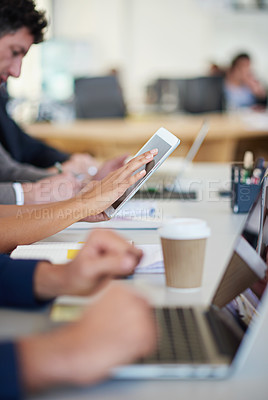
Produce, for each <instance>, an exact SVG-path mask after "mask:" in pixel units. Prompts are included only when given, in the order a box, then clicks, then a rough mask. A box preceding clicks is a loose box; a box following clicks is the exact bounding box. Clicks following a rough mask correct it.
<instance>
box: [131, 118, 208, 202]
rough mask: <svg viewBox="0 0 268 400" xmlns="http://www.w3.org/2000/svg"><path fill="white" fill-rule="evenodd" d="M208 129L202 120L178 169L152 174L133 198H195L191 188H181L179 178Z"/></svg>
mask: <svg viewBox="0 0 268 400" xmlns="http://www.w3.org/2000/svg"><path fill="white" fill-rule="evenodd" d="M208 130H209V124H208V122H207V121H204V122H203V124H202V126H201V128H200V130H199V131H198V133H197V135H196V137H195V140H194V142H193V144H192V146H191V147H190V150H189V151H188V153H187V154H186V156H185V157H184V158H182V159H181V160H180V161H181V162H179V163H178V167H177V168H178V170H177V173H176V175H175V176H174V174H172V175H170V174H166V173H165V174H161V171H160V173H157V174H154V175H153V176H152V177H151V178H150V179H148V181H147V182H146V183H145V184H144V185H143V187H142V188H141V189H140V190H139V191H138V192H137V193H136V195H135V198H139V199H148V198H153V199H173V198H174V199H187V200H188V199H196V198H197V193H196V191H193V190H183V188H182V185H181V182H180V179H181V178H182V176H183V174H184V172H185V170H186V169H187V167H188V166H189V165H190V164H191V162H192V161H193V159H194V157H195V156H196V154H197V152H198V150H199V149H200V147H201V145H202V143H203V141H204V140H205V137H206V135H207V133H208Z"/></svg>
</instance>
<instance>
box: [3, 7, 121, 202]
mask: <svg viewBox="0 0 268 400" xmlns="http://www.w3.org/2000/svg"><path fill="white" fill-rule="evenodd" d="M14 24H16V21H14V20H12V18H11V19H9V20H6V19H4V14H2V16H0V85H1V84H2V85H5V83H6V81H7V79H8V77H9V76H13V77H18V76H19V75H20V72H21V64H22V59H23V57H24V56H25V55H26V54H27V52H28V50H29V48H30V47H31V45H32V44H33V41H32V37H31V36H29V35H27V34H24V35H23V36H22V37H19V38H17V37H16V30H17V27H16V26H15V25H14ZM43 24H44V27H43V29H44V28H45V27H46V24H47V22H46V21H45V20H44V21H43ZM11 33H12V34H11ZM17 39H18V40H17ZM42 40H43V32H42V33H40V35H39V37H38V38H37V39H35V40H34V43H39V42H41V41H42ZM0 132H1V133H0V137H1V139H0V141H1V142H2V146H1V145H0V189H1V190H0V203H2V204H18V205H21V204H32V203H44V202H47V201H48V200H47V196H46V198H43V197H42V187H43V186H46V191H47V190H48V189H49V192H50V200H49V201H56V200H65V199H67V198H70V197H71V196H73V195H74V194H75V193H77V192H78V191H79V190H81V188H82V187H83V182H82V181H81V179H80V180H79V179H77V178H76V176H77V175H79V174H80V176H81V174H83V176H84V178H85V179H86V180H88V179H89V178H90V175H89V174H88V171H89V170H90V168H91V167H92V166H93V167H96V166H97V167H98V168H99V170H98V171H97V173H96V175H95V176H94V179H95V180H100V179H102V178H103V177H104V176H106V175H107V174H108V173H109V172H111V171H114V170H116V169H117V168H120V167H121V166H122V165H123V164H124V161H125V159H126V156H125V155H124V156H122V157H118V158H116V159H114V160H110V161H108V162H106V163H104V165H102V166H99V165H98V163H97V162H96V161H95V160H94V159H93V158H92V157H91V156H90V155H88V154H74V155H71V156H70V155H67V154H64V153H61V152H59V151H57V150H55V149H53V148H51V147H48V146H46V145H45V144H43V143H41V142H39V141H36V140H35V139H33V138H30V137H29V136H28V135H26V134H25V133H24V132H23V131H22V130H21V129H20V128H19V127H18V126H17V125H16V124H15V122H14V121H12V120H11V119H10V117H9V116H8V114H7V112H6V109H5V102H4V101H3V99H2V104H0ZM12 156H13V157H14V159H13V158H12ZM95 169H96V168H95ZM59 172H61V173H62V172H63V173H64V174H63V175H60V176H59V175H57V176H54V175H55V174H58V173H59ZM40 179H45V180H44V181H41V182H36V181H38V180H40ZM25 181H27V182H25ZM14 182H15V184H14ZM31 182H33V183H31ZM66 182H68V185H69V186H70V185H71V190H68V191H63V194H62V196H61V197H60V198H57V199H56V198H55V196H54V195H53V193H54V188H55V187H56V186H60V185H66Z"/></svg>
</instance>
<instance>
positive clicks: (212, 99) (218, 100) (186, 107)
mask: <svg viewBox="0 0 268 400" xmlns="http://www.w3.org/2000/svg"><path fill="white" fill-rule="evenodd" d="M178 97H179V106H180V109H181V110H183V111H185V112H189V113H193V114H196V113H206V112H213V111H223V110H224V109H225V99H224V91H223V77H219V76H202V77H197V78H192V79H185V80H181V79H180V80H178Z"/></svg>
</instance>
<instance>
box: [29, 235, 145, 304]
mask: <svg viewBox="0 0 268 400" xmlns="http://www.w3.org/2000/svg"><path fill="white" fill-rule="evenodd" d="M141 257H142V251H141V250H139V249H137V248H135V247H134V246H133V245H131V244H130V243H128V242H127V241H126V240H125V239H123V238H122V237H121V236H119V235H117V234H116V233H114V232H112V231H108V230H103V229H100V230H95V231H93V232H92V233H91V234H90V235H89V237H88V239H87V241H86V243H85V245H84V246H83V248H82V249H81V250H80V251H79V253H78V255H77V257H76V258H75V259H74V260H72V261H71V262H69V263H67V264H64V265H52V264H49V263H47V262H40V263H39V264H38V266H37V269H36V271H35V276H34V292H35V295H36V297H37V298H38V299H40V300H47V299H50V298H53V297H55V296H59V295H63V294H66V295H89V294H92V293H93V292H94V291H96V290H98V289H99V288H100V287H101V286H102V285H103V284H104V283H106V282H107V280H109V279H111V278H113V277H115V276H119V277H120V276H127V275H129V274H131V273H133V271H134V269H135V267H136V266H137V264H138V263H139V261H140V259H141Z"/></svg>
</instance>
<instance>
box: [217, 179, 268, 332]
mask: <svg viewBox="0 0 268 400" xmlns="http://www.w3.org/2000/svg"><path fill="white" fill-rule="evenodd" d="M260 189H262V190H260V194H259V196H258V197H257V199H256V201H255V203H254V205H253V206H252V207H251V210H250V212H249V214H248V217H247V220H246V223H245V225H244V228H243V231H242V233H241V235H240V236H239V238H238V239H237V241H236V243H235V246H234V250H233V253H232V256H231V259H230V260H229V263H228V265H227V268H226V270H225V272H224V274H223V277H222V279H221V281H220V283H219V285H218V288H217V290H216V292H215V295H214V297H213V300H212V304H213V305H215V306H217V307H219V308H223V307H225V308H226V309H227V310H228V311H230V312H231V313H232V314H233V316H234V317H235V318H236V319H237V320H239V322H240V324H242V325H244V327H247V326H248V324H249V323H250V321H251V318H252V316H253V315H254V314H255V313H256V309H257V306H258V304H259V301H260V299H261V297H262V294H263V292H264V290H265V288H266V284H267V282H266V278H265V275H266V269H267V265H266V249H267V246H268V219H267V218H266V217H267V209H268V207H267V204H268V199H267V196H262V194H263V193H266V182H264V184H263V186H262V188H260ZM261 209H263V211H264V212H263V216H264V218H263V235H262V236H261V238H260V235H259V232H260V218H261ZM258 242H261V243H260V246H261V249H262V252H261V257H260V256H259V254H258V251H257V246H258Z"/></svg>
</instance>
